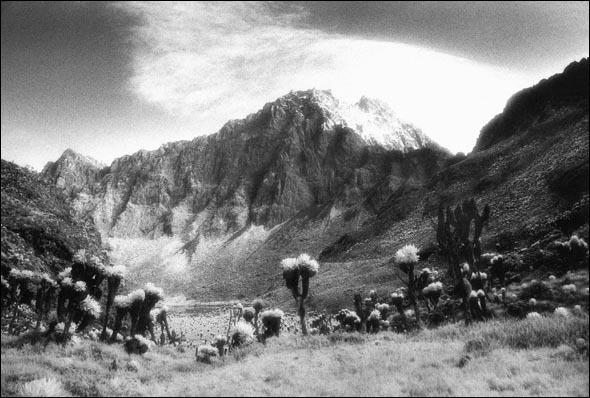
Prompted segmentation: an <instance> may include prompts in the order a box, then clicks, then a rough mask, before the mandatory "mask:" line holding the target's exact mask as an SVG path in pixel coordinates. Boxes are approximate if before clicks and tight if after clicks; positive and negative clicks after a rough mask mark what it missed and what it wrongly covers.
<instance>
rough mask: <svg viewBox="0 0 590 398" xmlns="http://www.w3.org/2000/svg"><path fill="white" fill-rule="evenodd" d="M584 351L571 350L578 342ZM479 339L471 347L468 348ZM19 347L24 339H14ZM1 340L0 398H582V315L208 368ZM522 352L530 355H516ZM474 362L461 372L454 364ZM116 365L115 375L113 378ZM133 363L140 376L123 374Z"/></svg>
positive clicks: (356, 340)
mask: <svg viewBox="0 0 590 398" xmlns="http://www.w3.org/2000/svg"><path fill="white" fill-rule="evenodd" d="M579 338H582V339H584V342H585V344H586V349H585V351H584V352H582V351H577V350H574V349H572V348H570V346H575V341H576V339H579ZM473 340H476V341H477V343H469V341H473ZM20 341H22V340H20ZM18 342H19V340H16V339H15V338H11V337H5V336H3V337H2V383H1V385H2V391H1V392H2V396H12V395H16V394H19V393H22V390H21V388H22V386H23V384H24V383H26V382H29V381H31V380H35V379H39V378H42V377H50V378H54V379H56V380H58V381H59V383H61V385H62V388H63V389H64V392H65V393H69V394H72V395H94V396H97V395H117V396H125V395H129V396H144V395H154V396H157V395H162V396H202V395H216V396H217V395H222V396H223V395H225V396H229V395H232V396H236V395H237V396H253V395H262V396H269V395H270V396H284V395H289V396H294V395H299V396H307V395H325V396H342V395H369V396H370V395H386V396H395V395H402V396H426V395H429V396H450V395H455V396H456V395H463V396H467V395H475V396H484V395H485V396H514V395H542V396H553V395H555V396H588V393H589V383H588V372H589V366H588V355H587V352H588V351H587V344H588V316H587V315H583V316H579V317H570V318H556V317H547V318H543V319H540V320H533V319H527V320H521V321H496V322H487V323H480V324H476V325H474V326H472V327H469V328H465V327H464V326H462V325H448V326H445V327H442V328H439V329H436V330H428V331H424V332H422V333H419V334H416V335H410V336H406V335H398V334H392V333H381V334H378V335H359V334H356V333H353V334H343V335H339V334H335V335H332V336H330V337H326V336H309V337H307V338H304V337H295V336H289V337H281V338H277V339H271V340H269V342H268V343H267V345H266V346H263V345H260V344H255V345H252V346H250V347H249V348H247V349H243V350H240V351H236V352H235V353H234V354H233V355H232V356H231V357H229V358H228V359H226V360H225V361H217V362H215V363H214V364H212V365H205V364H202V363H197V362H195V361H194V353H193V352H192V351H189V350H187V351H185V352H180V351H178V350H177V349H174V348H170V347H164V348H163V347H157V348H154V349H152V351H150V352H148V353H147V354H145V355H144V356H132V357H130V356H128V355H127V354H125V353H124V352H123V350H122V348H121V347H120V346H107V345H103V344H101V343H96V342H87V341H84V342H82V343H79V344H78V345H76V346H70V347H58V346H55V345H53V344H50V345H49V346H48V347H47V349H46V350H45V351H43V349H42V348H41V346H39V345H33V346H31V345H27V344H25V345H24V346H23V347H22V348H15V347H16V346H17V345H18ZM465 342H468V343H467V344H465ZM519 347H528V349H521V348H519ZM467 352H468V353H469V354H470V355H471V356H472V358H473V359H472V360H471V361H469V362H468V363H467V364H466V365H465V366H464V367H459V366H458V362H459V360H460V358H461V357H462V356H464V355H465V354H466V353H467ZM113 360H116V361H117V363H118V370H116V371H114V370H109V367H110V365H111V364H112V362H113ZM130 361H135V362H136V363H137V365H138V368H139V370H138V371H132V370H129V369H128V368H127V364H128V363H129V362H130Z"/></svg>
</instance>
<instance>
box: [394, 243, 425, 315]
mask: <svg viewBox="0 0 590 398" xmlns="http://www.w3.org/2000/svg"><path fill="white" fill-rule="evenodd" d="M394 259H395V262H396V264H397V265H398V267H399V269H400V270H402V272H403V273H405V274H406V275H408V282H407V283H406V285H407V287H408V301H409V302H410V304H411V305H412V307H414V313H415V315H416V321H417V322H418V326H420V311H419V309H418V301H417V300H416V274H415V270H414V267H415V266H416V264H418V260H419V257H418V248H417V247H416V246H414V245H405V246H404V247H402V248H401V249H399V250H398V251H397V252H396V253H395V256H394Z"/></svg>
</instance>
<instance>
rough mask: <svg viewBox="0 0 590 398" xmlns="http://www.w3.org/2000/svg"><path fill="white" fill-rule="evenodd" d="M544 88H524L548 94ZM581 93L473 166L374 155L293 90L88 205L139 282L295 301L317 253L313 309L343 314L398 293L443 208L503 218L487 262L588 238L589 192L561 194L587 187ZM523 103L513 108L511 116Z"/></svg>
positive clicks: (511, 127) (113, 180) (139, 166)
mask: <svg viewBox="0 0 590 398" xmlns="http://www.w3.org/2000/svg"><path fill="white" fill-rule="evenodd" d="M581 64H582V66H583V65H584V62H582V63H581ZM585 64H586V68H587V61H586V63H585ZM575 69H576V68H574V70H575ZM566 70H567V68H566ZM570 70H571V69H570ZM560 76H561V77H560ZM560 76H558V78H557V80H555V78H553V77H552V78H551V79H553V80H551V79H550V80H551V81H553V82H555V81H557V82H558V85H559V84H564V85H565V86H568V85H574V86H575V85H576V84H577V83H575V82H577V81H578V80H577V78H576V77H575V76H578V75H577V74H571V73H565V74H562V75H560ZM572 76H573V77H572ZM552 84H555V83H552ZM535 87H536V88H535ZM535 87H533V88H530V89H525V90H523V91H524V92H528V93H532V94H528V95H532V96H533V97H535V96H536V95H537V94H535V92H536V91H537V90H540V92H541V93H543V92H545V91H544V90H545V88H544V87H545V86H544V85H543V84H541V83H540V84H539V85H538V86H535ZM527 90H528V91H527ZM573 92H574V93H578V94H577V95H579V96H580V98H577V99H574V100H573V101H572V100H571V99H570V100H568V101H566V102H562V101H558V102H555V103H554V102H551V101H549V102H542V103H543V106H542V107H538V106H537V105H536V102H535V101H533V102H532V105H531V106H530V109H529V108H527V106H524V109H528V110H527V112H525V113H523V114H522V115H523V117H522V118H521V119H518V120H516V121H517V123H516V124H510V123H504V124H502V126H505V127H506V126H507V127H506V128H504V127H502V128H499V127H494V128H491V127H487V128H484V129H482V133H481V135H480V138H481V137H482V136H484V138H483V141H478V142H483V143H485V144H481V146H480V147H477V148H476V150H474V151H472V152H471V153H470V154H468V155H467V156H459V155H456V156H451V155H450V154H449V153H448V152H447V151H445V150H442V149H440V148H437V146H436V145H430V146H426V147H422V148H420V149H414V150H408V151H405V152H404V151H396V150H388V149H386V148H384V147H383V146H380V145H372V144H371V143H368V142H367V141H366V140H365V139H363V138H362V136H361V135H359V134H357V132H355V130H354V129H352V128H350V127H349V126H348V125H347V126H344V125H343V124H342V123H337V121H338V118H337V117H336V116H334V115H332V114H329V115H326V113H325V112H324V111H323V110H322V107H321V106H320V105H319V104H314V103H309V102H308V103H307V104H299V103H297V101H299V100H303V99H302V98H300V97H302V96H304V95H308V96H309V95H310V94H309V93H308V94H302V93H305V92H299V94H294V93H290V94H291V97H287V98H284V99H283V100H281V101H278V102H276V103H268V104H266V105H265V106H264V107H263V108H262V109H261V110H260V111H259V112H257V113H254V114H251V115H249V116H248V117H247V118H246V119H242V120H234V121H230V122H228V123H226V124H225V125H224V126H223V127H222V129H221V130H220V131H219V132H218V133H216V134H214V135H211V136H205V137H197V138H195V139H194V140H192V141H188V142H183V143H181V144H177V145H176V144H173V143H172V144H167V145H163V146H162V147H160V148H159V149H158V150H156V151H140V152H137V153H136V154H134V155H129V156H125V157H122V158H119V159H117V160H115V161H114V162H113V163H112V164H111V166H109V167H108V168H107V169H105V170H104V171H103V173H104V175H103V176H102V177H101V178H100V182H99V183H98V187H99V189H98V191H94V193H93V194H85V193H84V192H82V193H81V194H79V195H78V196H77V197H76V199H75V200H74V202H75V205H76V206H77V208H78V209H80V210H81V211H82V212H86V213H88V214H92V216H93V218H94V220H95V222H96V224H97V225H98V227H99V229H100V230H101V233H102V234H103V236H104V238H105V241H106V245H107V248H108V249H109V250H110V255H111V257H112V258H113V260H114V261H115V262H122V263H125V264H127V265H129V266H130V268H132V269H135V270H137V271H138V272H137V275H138V276H137V278H138V280H137V283H140V282H142V281H143V282H145V279H146V278H150V277H157V278H159V280H160V281H161V282H162V284H163V285H164V286H165V287H166V289H167V291H168V290H169V291H173V292H177V293H182V294H185V295H187V296H188V297H193V298H198V299H199V300H217V299H220V298H228V299H229V298H242V297H247V298H254V297H261V296H263V297H265V298H268V299H272V300H273V301H274V302H277V303H281V302H282V301H283V300H284V301H288V300H289V297H288V294H287V293H286V292H284V291H283V290H285V289H282V288H281V287H282V279H281V274H280V270H279V268H278V263H279V261H280V260H281V259H282V258H285V257H292V256H293V255H297V254H299V253H301V252H307V253H309V254H311V255H312V256H316V257H317V256H320V254H321V256H322V267H321V269H320V278H316V280H314V283H316V284H317V287H315V288H314V289H316V290H315V291H314V293H312V294H311V295H310V298H309V299H310V304H311V305H312V306H316V307H319V306H325V307H330V308H337V307H338V306H340V305H342V303H344V302H347V300H350V297H352V294H353V293H354V292H355V291H359V290H364V289H367V290H369V289H374V288H376V289H378V290H379V289H384V290H387V289H391V287H392V286H393V285H395V283H396V282H395V281H396V280H395V278H394V275H393V271H392V269H391V264H390V259H391V256H392V254H393V253H394V252H395V250H396V249H397V248H399V247H401V246H403V245H404V244H409V243H413V244H416V245H418V246H420V247H428V246H429V245H430V246H431V245H433V244H434V242H436V240H435V235H434V230H433V228H432V225H431V219H432V217H435V213H436V209H437V208H438V205H439V204H440V203H442V204H444V205H455V204H456V203H460V202H461V201H463V200H464V199H466V198H469V197H473V198H474V199H475V200H476V202H477V204H478V205H483V204H490V205H491V206H492V217H491V220H490V224H489V227H488V228H487V229H486V230H484V234H483V235H482V241H483V245H484V249H485V250H495V248H496V245H495V244H496V243H499V244H500V247H503V248H505V249H503V250H512V248H513V247H521V248H523V249H526V248H527V247H528V246H522V245H530V244H532V243H533V242H534V240H538V239H541V240H543V239H546V237H545V235H546V234H550V233H551V229H552V228H558V229H560V230H561V233H563V234H570V233H574V232H576V233H579V234H580V235H581V236H583V237H584V238H585V239H587V238H588V236H587V235H588V228H587V224H588V211H587V208H588V188H587V185H585V186H584V185H580V186H576V187H565V188H564V187H563V186H561V185H563V184H561V185H560V184H559V183H558V182H559V181H574V182H576V181H584V178H585V179H586V180H587V179H588V177H587V175H588V171H587V170H588V168H587V163H588V111H587V106H585V105H584V104H585V103H586V104H587V90H586V91H584V90H583V89H581V90H574V91H573ZM311 94H313V95H316V93H314V92H312V93H311ZM317 95H318V96H320V95H322V94H321V93H318V94H317ZM543 95H549V94H543ZM543 95H540V97H541V98H543ZM584 95H586V97H585V98H586V99H585V98H584ZM293 96H294V97H293ZM549 96H550V95H549ZM517 98H519V97H518V96H517ZM326 101H331V99H330V98H328V99H326ZM359 103H361V105H362V106H365V107H370V106H373V105H375V106H377V105H378V104H372V103H370V102H369V101H368V100H366V101H364V103H362V101H359ZM523 103H524V104H525V105H526V104H527V103H528V102H526V101H524V102H521V101H516V102H515V101H514V100H512V101H509V102H508V103H507V106H506V109H505V111H506V115H510V114H513V113H514V111H513V106H514V104H516V106H517V108H518V109H523V108H522V104H523ZM516 113H517V114H518V112H516ZM506 115H504V116H506ZM504 116H502V114H501V115H499V116H497V117H496V118H495V119H494V120H502V119H503V117H504ZM508 119H510V118H508ZM490 123H491V124H490V126H494V125H496V126H497V125H498V124H497V122H494V123H492V122H490ZM584 166H585V167H584ZM48 178H49V179H52V181H54V182H55V181H56V176H55V175H54V176H51V175H48ZM568 214H569V215H568ZM568 217H569V218H568ZM426 264H428V263H426ZM429 266H439V265H436V264H434V263H433V264H430V265H429Z"/></svg>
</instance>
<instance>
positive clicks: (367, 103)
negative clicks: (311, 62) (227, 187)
mask: <svg viewBox="0 0 590 398" xmlns="http://www.w3.org/2000/svg"><path fill="white" fill-rule="evenodd" d="M276 108H281V109H283V110H286V111H292V112H300V113H301V114H302V115H304V116H306V113H307V112H309V111H310V110H311V111H314V110H319V111H320V112H321V114H322V116H323V118H324V124H323V128H324V130H331V129H334V128H335V127H336V126H342V127H348V128H351V129H352V130H354V131H355V132H356V133H357V134H358V135H360V136H361V137H362V138H363V140H364V141H365V142H366V143H367V144H369V145H379V146H382V147H384V148H386V149H395V150H399V151H402V152H407V151H408V150H411V149H419V148H424V147H430V146H436V144H435V143H434V141H432V140H431V139H430V138H429V137H428V136H426V135H425V134H424V133H423V132H422V130H420V129H419V128H418V127H416V126H414V125H413V124H411V123H408V122H405V121H403V120H401V119H400V118H399V117H397V115H396V114H395V112H394V111H393V110H392V109H391V107H390V106H389V105H388V104H387V103H386V102H384V101H382V100H379V99H375V98H369V97H367V96H362V97H361V98H360V99H359V100H358V101H357V102H356V103H348V102H346V101H344V100H341V99H339V98H337V97H336V96H334V94H333V93H332V91H331V90H318V89H315V88H313V89H309V90H302V91H291V92H289V93H288V94H286V95H284V96H282V97H280V98H278V99H277V100H275V101H274V102H271V103H268V104H266V105H265V106H264V108H263V111H264V110H272V109H276ZM233 123H234V124H236V123H238V122H237V121H234V122H233Z"/></svg>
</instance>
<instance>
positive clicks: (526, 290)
mask: <svg viewBox="0 0 590 398" xmlns="http://www.w3.org/2000/svg"><path fill="white" fill-rule="evenodd" d="M518 297H519V298H520V299H521V300H529V299H532V298H534V299H536V300H551V299H553V293H552V292H551V289H550V288H549V286H547V285H546V284H544V283H543V282H539V281H533V282H529V283H527V284H526V285H524V287H523V289H522V290H521V292H520V293H519V294H518Z"/></svg>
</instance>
